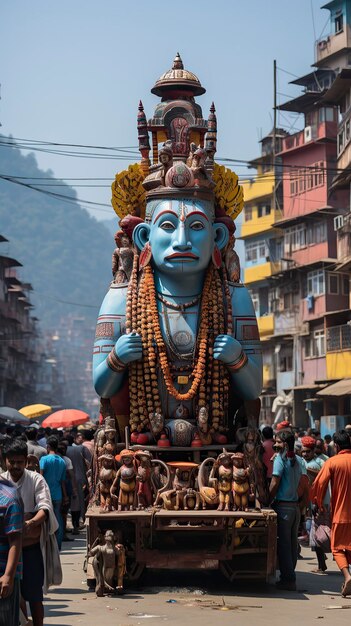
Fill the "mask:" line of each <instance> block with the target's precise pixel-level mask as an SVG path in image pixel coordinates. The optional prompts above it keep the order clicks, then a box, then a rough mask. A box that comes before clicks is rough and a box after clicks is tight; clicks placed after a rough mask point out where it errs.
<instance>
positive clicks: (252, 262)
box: [240, 129, 286, 419]
mask: <svg viewBox="0 0 351 626" xmlns="http://www.w3.org/2000/svg"><path fill="white" fill-rule="evenodd" d="M285 136H286V132H285V131H282V130H280V129H277V131H276V133H275V142H276V151H277V150H279V149H280V147H281V142H282V140H283V138H284V137H285ZM273 141H274V135H273V133H270V134H269V135H267V136H266V137H264V138H263V139H262V141H261V155H260V156H259V157H258V158H256V159H254V160H252V161H251V162H250V167H251V168H254V169H256V171H257V173H256V174H255V176H253V177H252V178H248V179H247V180H244V181H242V185H243V188H244V198H245V208H244V214H243V223H242V226H241V232H240V238H241V239H242V240H243V241H244V244H245V270H244V282H245V284H246V285H247V287H248V288H249V290H250V293H251V297H252V301H253V305H254V308H255V312H256V315H257V319H258V326H259V330H260V336H261V340H262V346H263V393H262V398H261V400H262V417H263V418H264V419H266V418H267V417H268V415H269V414H270V412H271V406H272V402H273V399H274V398H275V396H276V393H277V387H276V367H275V358H274V342H273V335H274V316H273V309H272V298H271V297H270V296H271V293H270V291H271V290H270V285H269V278H270V277H271V276H272V274H273V273H276V272H277V271H279V269H280V259H281V257H282V250H283V248H282V246H283V240H282V237H281V235H280V233H279V231H277V230H275V229H274V228H273V224H274V223H275V221H276V220H278V219H280V218H281V216H282V187H281V182H282V176H281V169H280V167H279V159H276V160H275V163H273V161H274V152H275V151H274V149H273Z"/></svg>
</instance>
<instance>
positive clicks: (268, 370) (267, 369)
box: [263, 364, 273, 387]
mask: <svg viewBox="0 0 351 626" xmlns="http://www.w3.org/2000/svg"><path fill="white" fill-rule="evenodd" d="M272 378H273V375H272V366H271V365H267V364H264V365H263V387H267V386H268V384H269V383H270V382H271V381H272Z"/></svg>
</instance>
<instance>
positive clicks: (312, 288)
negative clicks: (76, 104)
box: [307, 270, 325, 296]
mask: <svg viewBox="0 0 351 626" xmlns="http://www.w3.org/2000/svg"><path fill="white" fill-rule="evenodd" d="M307 292H308V294H309V295H313V296H320V295H322V294H324V293H325V280H324V271H323V270H315V271H314V272H308V274H307Z"/></svg>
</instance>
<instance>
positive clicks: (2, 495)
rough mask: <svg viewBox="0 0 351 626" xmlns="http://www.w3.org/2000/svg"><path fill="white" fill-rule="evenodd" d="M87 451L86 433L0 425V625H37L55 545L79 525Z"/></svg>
mask: <svg viewBox="0 0 351 626" xmlns="http://www.w3.org/2000/svg"><path fill="white" fill-rule="evenodd" d="M93 449H94V432H93V430H77V429H67V430H64V429H50V428H45V429H44V428H40V427H39V425H37V424H33V425H31V426H30V427H29V428H27V429H24V428H22V427H20V426H17V425H16V426H2V427H1V433H0V452H1V455H0V463H1V469H0V471H1V473H0V626H18V625H19V623H20V617H21V619H22V621H21V623H27V624H28V625H29V624H32V625H33V626H43V620H44V609H43V594H44V593H46V592H47V590H48V588H49V586H50V585H58V584H60V583H61V581H62V571H61V564H60V556H59V552H60V550H61V547H62V542H63V541H74V537H73V535H79V533H80V531H81V530H82V529H83V528H84V518H85V512H86V507H87V504H88V500H89V478H90V471H91V463H92V457H93ZM69 513H70V518H71V524H70V528H68V523H67V518H68V514H69ZM28 607H29V611H30V616H31V617H30V618H29V617H28ZM20 611H21V615H20Z"/></svg>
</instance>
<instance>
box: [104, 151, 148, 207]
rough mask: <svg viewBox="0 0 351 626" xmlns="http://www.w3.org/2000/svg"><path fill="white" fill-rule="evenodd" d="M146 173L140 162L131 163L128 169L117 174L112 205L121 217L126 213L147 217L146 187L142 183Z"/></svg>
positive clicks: (113, 185)
mask: <svg viewBox="0 0 351 626" xmlns="http://www.w3.org/2000/svg"><path fill="white" fill-rule="evenodd" d="M143 180H144V174H143V171H142V169H141V167H140V164H139V163H134V164H133V165H130V166H129V167H128V169H127V170H123V171H122V172H119V174H116V178H115V180H114V181H113V183H112V185H111V189H112V199H111V202H112V206H113V209H114V211H115V212H116V213H117V215H118V217H120V218H121V219H122V218H123V217H125V216H126V215H137V216H138V217H141V218H143V219H144V217H145V189H144V187H143V185H142V182H143Z"/></svg>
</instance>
